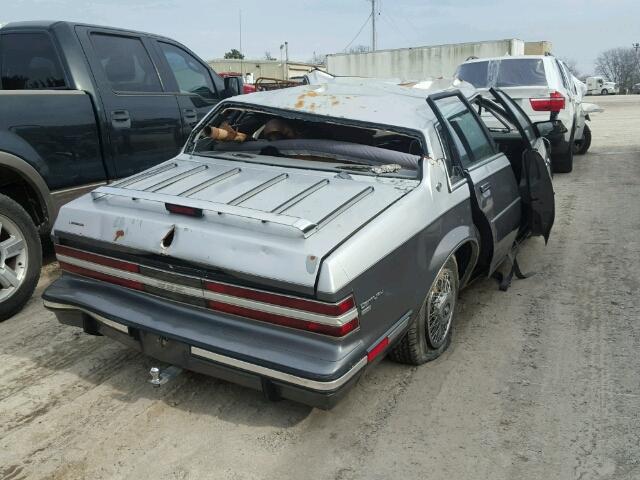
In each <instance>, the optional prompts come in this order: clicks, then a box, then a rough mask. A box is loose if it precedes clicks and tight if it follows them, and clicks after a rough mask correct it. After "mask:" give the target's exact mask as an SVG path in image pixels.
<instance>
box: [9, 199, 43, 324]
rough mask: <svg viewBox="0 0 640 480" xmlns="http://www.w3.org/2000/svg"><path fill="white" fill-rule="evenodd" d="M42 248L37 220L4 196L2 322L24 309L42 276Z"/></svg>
mask: <svg viewBox="0 0 640 480" xmlns="http://www.w3.org/2000/svg"><path fill="white" fill-rule="evenodd" d="M41 266H42V251H41V248H40V237H39V236H38V231H37V230H36V226H35V225H34V224H33V220H31V217H30V216H29V214H28V213H27V212H25V210H24V209H23V208H22V207H21V206H20V205H19V204H17V203H16V202H14V201H13V200H12V199H10V198H9V197H7V196H5V195H0V321H3V320H6V319H7V318H9V317H11V316H12V315H13V314H15V313H17V312H18V311H20V309H22V307H23V306H24V304H25V303H27V301H28V300H29V298H30V297H31V294H32V293H33V290H34V289H35V288H36V284H37V283H38V278H39V277H40V268H41Z"/></svg>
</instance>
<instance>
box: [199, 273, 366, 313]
mask: <svg viewBox="0 0 640 480" xmlns="http://www.w3.org/2000/svg"><path fill="white" fill-rule="evenodd" d="M204 286H205V288H206V289H207V290H210V291H212V292H216V293H221V294H223V295H230V296H233V297H240V298H246V299H249V300H255V301H257V302H264V303H270V304H272V305H279V306H281V307H287V308H295V309H298V310H304V311H306V312H312V313H318V314H320V315H329V316H334V317H338V316H340V315H342V314H343V313H347V312H348V311H349V310H351V309H353V308H354V307H355V306H356V305H355V301H354V300H353V297H352V296H349V297H347V298H345V299H344V300H342V301H341V302H339V303H324V302H317V301H315V300H306V299H304V298H298V297H291V296H289V295H279V294H277V293H270V292H265V291H263V290H254V289H252V288H244V287H237V286H235V285H229V284H228V283H219V282H205V284H204Z"/></svg>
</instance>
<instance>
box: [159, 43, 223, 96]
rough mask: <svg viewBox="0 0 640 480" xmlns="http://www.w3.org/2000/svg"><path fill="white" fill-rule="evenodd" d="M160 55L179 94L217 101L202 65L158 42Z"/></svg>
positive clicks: (178, 49) (173, 47) (167, 44)
mask: <svg viewBox="0 0 640 480" xmlns="http://www.w3.org/2000/svg"><path fill="white" fill-rule="evenodd" d="M158 43H159V44H160V48H161V49H162V53H163V54H164V56H165V58H166V59H167V63H168V64H169V68H171V71H172V72H173V76H174V77H175V79H176V83H177V84H178V88H179V89H180V93H187V94H196V95H200V96H201V97H204V98H207V99H211V100H217V95H216V93H215V92H216V90H215V87H214V86H213V82H212V80H211V75H209V71H208V69H207V68H206V67H204V65H202V64H201V63H200V62H198V61H197V60H196V59H195V58H193V57H192V56H191V55H189V54H188V53H187V52H185V51H184V50H182V49H181V48H178V47H176V46H175V45H171V44H169V43H165V42H158Z"/></svg>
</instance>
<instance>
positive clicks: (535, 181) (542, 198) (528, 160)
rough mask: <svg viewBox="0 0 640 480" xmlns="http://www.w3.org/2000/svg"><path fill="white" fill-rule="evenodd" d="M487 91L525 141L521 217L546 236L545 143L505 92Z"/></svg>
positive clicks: (549, 199) (549, 190) (551, 204)
mask: <svg viewBox="0 0 640 480" xmlns="http://www.w3.org/2000/svg"><path fill="white" fill-rule="evenodd" d="M491 93H492V95H493V96H494V98H495V99H496V101H498V102H499V103H500V104H501V105H502V107H503V108H504V109H505V111H506V112H507V114H509V115H510V116H511V120H512V121H513V123H514V124H515V125H516V127H517V128H518V130H519V132H520V134H521V135H522V138H523V139H524V141H525V143H526V146H527V148H526V151H525V153H524V155H523V159H522V162H523V165H522V167H523V168H522V178H521V180H520V191H521V193H522V199H523V202H524V209H523V210H524V220H525V222H526V223H527V224H528V227H529V231H530V233H531V235H542V236H543V237H544V239H545V242H546V241H548V240H549V235H550V233H551V228H552V227H553V221H554V219H555V198H554V192H553V183H552V181H551V162H550V159H549V154H548V151H547V148H546V144H545V142H544V140H543V139H542V138H541V137H538V135H537V134H536V130H535V128H534V126H533V124H532V123H531V121H530V120H529V118H528V117H527V115H526V114H525V113H524V112H523V111H522V109H521V108H520V107H519V106H518V105H517V104H516V103H515V102H514V101H513V100H512V99H511V98H509V96H508V95H507V94H505V93H504V92H502V91H501V90H498V89H493V88H492V89H491Z"/></svg>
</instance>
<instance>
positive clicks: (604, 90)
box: [600, 88, 609, 95]
mask: <svg viewBox="0 0 640 480" xmlns="http://www.w3.org/2000/svg"><path fill="white" fill-rule="evenodd" d="M600 93H601V94H602V95H609V90H607V89H606V88H603V89H602V91H601V92H600Z"/></svg>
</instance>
